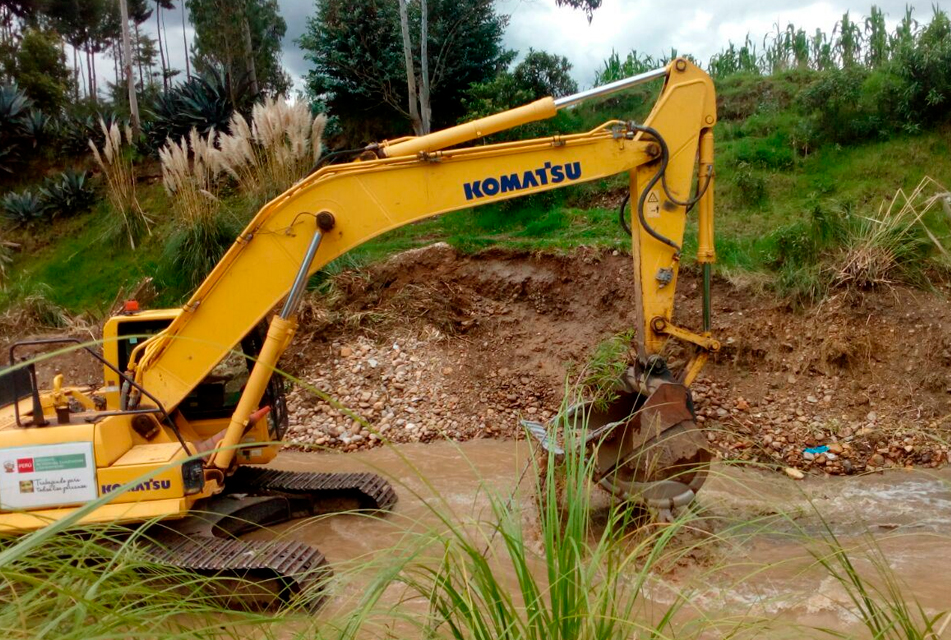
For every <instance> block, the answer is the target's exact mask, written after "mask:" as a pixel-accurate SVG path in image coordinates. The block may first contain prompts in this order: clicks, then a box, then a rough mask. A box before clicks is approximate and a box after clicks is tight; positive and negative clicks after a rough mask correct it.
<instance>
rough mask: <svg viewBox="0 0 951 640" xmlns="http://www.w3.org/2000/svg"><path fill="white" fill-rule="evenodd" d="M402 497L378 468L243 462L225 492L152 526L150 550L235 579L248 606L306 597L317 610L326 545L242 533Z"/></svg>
mask: <svg viewBox="0 0 951 640" xmlns="http://www.w3.org/2000/svg"><path fill="white" fill-rule="evenodd" d="M396 502H397V496H396V492H395V491H394V490H393V487H392V486H391V485H390V483H389V482H388V481H387V480H386V479H384V478H383V477H381V476H378V475H376V474H373V473H308V472H299V471H280V470H275V469H261V468H254V467H240V468H239V469H238V470H237V471H236V472H235V474H234V475H233V476H232V477H231V478H229V479H228V482H227V490H226V492H225V493H223V494H221V495H219V496H215V497H213V498H210V499H208V500H205V501H202V502H199V503H197V504H196V505H195V508H194V509H193V511H192V513H191V515H189V516H188V517H187V518H183V519H182V520H178V521H163V522H159V523H157V524H155V525H153V526H152V528H151V530H150V531H149V532H148V536H147V538H148V540H149V542H148V543H147V545H146V547H145V552H146V553H147V554H148V555H149V556H150V557H151V558H152V559H153V560H154V561H156V562H158V563H159V564H163V565H166V566H170V567H176V568H179V569H187V570H190V571H194V572H196V573H199V574H201V575H211V576H216V577H220V578H222V579H223V583H225V584H226V583H227V581H229V580H230V581H233V584H234V585H235V586H234V588H233V589H228V591H229V592H231V593H230V597H233V598H240V599H242V600H243V601H245V602H244V604H256V603H257V601H259V600H262V599H265V600H270V601H273V600H274V599H275V598H276V599H277V600H278V601H279V602H281V603H284V604H287V603H290V602H292V601H294V600H295V599H297V598H299V597H301V596H304V597H305V598H306V600H305V602H306V603H307V605H308V606H310V607H312V608H314V607H317V606H319V605H320V604H321V602H322V601H323V596H322V594H321V593H320V591H321V590H322V585H323V584H324V583H325V582H326V581H327V580H328V579H329V578H330V577H331V576H332V575H333V570H332V569H331V568H330V565H329V564H328V562H327V560H326V558H325V557H324V555H323V554H322V553H321V552H320V551H319V550H317V549H316V548H314V547H312V546H310V545H307V544H304V543H301V542H295V541H280V540H241V539H239V538H238V536H240V535H242V534H245V533H248V532H251V531H254V530H259V529H261V528H263V527H269V526H273V525H276V524H280V523H282V522H286V521H288V520H292V519H295V518H304V517H309V516H315V515H324V514H328V513H334V512H344V511H346V512H352V511H386V510H389V509H392V508H393V506H394V505H395V504H396ZM255 585H260V586H261V588H260V589H258V588H256V587H255Z"/></svg>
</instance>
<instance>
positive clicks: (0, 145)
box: [0, 83, 33, 173]
mask: <svg viewBox="0 0 951 640" xmlns="http://www.w3.org/2000/svg"><path fill="white" fill-rule="evenodd" d="M32 104H33V102H32V101H31V100H30V99H29V98H28V97H26V94H25V93H23V92H22V91H20V88H19V87H17V85H16V83H13V84H7V85H3V86H2V87H0V171H5V172H6V173H12V172H13V168H14V166H15V165H16V163H17V161H18V160H19V159H20V153H19V148H20V146H21V145H22V144H23V142H24V137H25V129H24V122H23V121H24V118H25V117H26V115H27V113H28V111H29V109H30V107H31V106H32Z"/></svg>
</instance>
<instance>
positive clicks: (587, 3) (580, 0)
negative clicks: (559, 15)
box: [555, 0, 601, 22]
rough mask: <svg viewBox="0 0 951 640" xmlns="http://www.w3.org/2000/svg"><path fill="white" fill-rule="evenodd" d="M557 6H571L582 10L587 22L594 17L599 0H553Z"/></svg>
mask: <svg viewBox="0 0 951 640" xmlns="http://www.w3.org/2000/svg"><path fill="white" fill-rule="evenodd" d="M555 4H557V5H558V6H559V7H571V8H572V9H582V10H584V14H585V16H587V18H588V22H591V19H592V18H593V17H594V12H595V11H596V10H597V9H599V8H600V7H601V0H555Z"/></svg>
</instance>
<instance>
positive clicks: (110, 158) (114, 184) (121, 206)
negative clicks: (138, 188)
mask: <svg viewBox="0 0 951 640" xmlns="http://www.w3.org/2000/svg"><path fill="white" fill-rule="evenodd" d="M99 126H100V127H102V132H103V134H104V136H105V141H104V142H103V147H102V149H101V150H100V149H99V148H98V147H97V146H96V143H95V142H94V141H93V140H89V148H90V149H91V150H92V155H93V158H95V160H96V164H98V165H99V168H100V169H102V173H103V176H104V177H105V180H106V187H107V189H106V192H107V193H108V195H109V203H110V204H111V205H112V207H111V213H112V214H113V215H114V216H115V225H114V230H115V232H116V233H117V234H118V235H122V234H124V235H125V236H126V238H127V239H128V240H129V246H130V247H132V249H135V242H136V240H138V239H139V238H140V237H141V235H142V234H143V233H148V234H150V235H151V233H152V229H151V226H150V225H151V222H152V220H151V218H149V217H148V215H146V213H145V211H143V210H142V207H141V205H140V204H139V201H138V199H137V198H136V195H135V167H134V165H133V163H132V151H131V148H132V146H133V144H134V141H133V139H132V130H131V129H130V128H129V126H128V125H126V126H125V128H124V129H123V130H122V131H120V129H119V125H118V124H117V123H115V122H113V123H112V124H111V125H110V126H108V127H107V126H106V123H105V121H103V120H101V119H100V120H99ZM123 132H124V133H125V144H123V141H122V140H123V137H122V136H123Z"/></svg>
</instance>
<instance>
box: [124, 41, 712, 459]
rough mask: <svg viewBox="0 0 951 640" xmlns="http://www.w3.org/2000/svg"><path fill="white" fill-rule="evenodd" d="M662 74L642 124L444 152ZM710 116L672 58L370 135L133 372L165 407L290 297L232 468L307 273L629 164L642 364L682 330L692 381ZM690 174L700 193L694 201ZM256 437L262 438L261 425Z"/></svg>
mask: <svg viewBox="0 0 951 640" xmlns="http://www.w3.org/2000/svg"><path fill="white" fill-rule="evenodd" d="M660 77H664V78H665V81H664V86H663V89H662V91H661V93H660V96H659V98H658V100H657V102H656V104H655V106H654V108H653V110H652V112H651V114H650V116H649V117H648V118H647V120H646V121H645V122H644V123H643V125H637V124H634V123H629V122H623V121H611V122H607V123H605V124H604V125H602V126H600V127H598V128H596V129H594V130H592V131H589V132H587V133H579V134H573V135H558V136H554V137H550V138H543V139H535V140H525V141H519V142H509V143H501V144H490V145H484V146H473V147H465V148H449V147H452V146H455V145H459V144H462V143H464V142H467V141H471V140H473V139H475V138H478V137H481V136H485V135H488V134H490V133H494V132H496V131H501V130H505V129H509V128H511V127H513V126H516V125H519V124H524V123H526V122H530V121H532V120H540V119H543V118H548V117H551V116H553V115H554V114H555V113H556V112H557V111H558V109H561V108H566V107H570V106H572V105H573V104H576V103H577V102H580V101H581V100H584V99H586V98H590V97H597V96H599V95H602V94H606V93H609V92H612V91H616V90H619V89H621V88H624V87H627V86H631V85H632V84H637V83H639V82H644V81H648V80H652V79H654V78H660ZM715 122H716V98H715V93H714V88H713V84H712V81H711V80H710V78H709V76H707V74H706V73H704V72H703V71H702V70H700V69H699V68H698V67H696V66H695V65H693V64H692V63H690V62H689V61H687V60H684V59H677V60H674V61H672V62H671V63H670V64H669V65H668V66H667V67H666V68H665V69H662V70H658V71H655V72H651V73H648V74H643V75H641V76H638V77H636V78H633V79H629V80H627V81H621V82H619V83H615V84H614V85H609V86H607V87H599V88H597V89H594V90H592V91H590V92H587V93H586V94H579V95H577V96H569V97H568V98H562V99H560V100H554V99H552V98H545V99H543V100H539V101H537V102H535V103H532V104H530V105H527V106H526V107H521V108H518V109H514V110H512V111H509V112H505V113H501V114H496V115H494V116H490V117H488V118H484V119H482V120H478V121H475V122H470V123H467V124H464V125H460V126H458V127H453V128H450V129H447V130H444V131H440V132H436V133H433V134H430V135H427V136H422V137H418V138H407V139H402V140H400V141H394V142H393V143H383V144H381V145H374V146H373V147H371V148H370V150H372V151H374V152H375V154H376V159H373V160H369V161H358V162H351V163H347V164H336V165H330V166H326V167H324V168H322V169H320V170H319V171H317V172H316V173H314V174H312V175H311V176H309V177H307V178H306V179H304V180H302V181H301V182H299V183H298V184H296V185H295V186H293V187H292V188H291V189H289V190H288V191H287V192H286V193H284V194H283V195H281V196H279V197H278V198H276V199H274V200H273V201H271V202H270V203H269V204H267V205H266V206H265V207H264V208H263V209H262V210H261V211H260V212H259V213H258V214H257V216H256V217H255V218H254V219H253V220H252V221H251V223H250V224H249V225H248V226H247V228H246V229H245V230H244V231H243V232H242V233H241V235H240V236H239V237H238V239H237V241H236V242H235V243H234V245H233V246H232V247H231V248H230V249H229V251H228V252H227V254H226V255H225V256H224V258H223V259H222V260H221V261H220V263H219V264H218V265H217V266H216V267H215V269H214V270H213V271H212V272H211V274H210V275H209V276H208V277H207V279H206V280H205V281H204V282H203V283H202V284H201V286H199V288H198V289H197V291H195V293H194V295H193V296H192V297H191V299H190V300H189V301H188V302H187V304H185V305H184V308H183V311H182V313H181V314H179V316H178V317H177V318H176V319H175V320H174V321H173V322H172V323H171V325H170V326H169V327H168V328H167V329H166V330H165V331H163V332H162V333H161V334H159V335H158V336H156V337H155V338H153V339H151V340H150V341H149V342H148V343H146V346H145V347H144V348H142V349H141V350H139V351H140V353H139V354H138V355H140V358H139V361H138V363H137V365H136V368H135V371H136V379H137V381H138V382H139V383H140V384H141V386H142V387H143V388H144V389H147V390H148V391H149V392H150V393H151V394H152V395H153V396H154V397H155V398H156V399H158V400H159V401H160V402H161V403H162V404H163V405H164V407H165V409H166V410H169V411H171V410H172V409H174V408H175V407H176V406H177V405H178V404H179V403H180V402H181V401H182V400H183V399H184V398H185V397H186V396H187V395H188V394H189V392H190V391H191V390H192V389H194V388H195V387H196V385H198V384H199V382H200V381H201V380H202V379H203V378H204V376H205V375H207V374H208V373H209V372H210V371H211V370H212V368H213V367H214V366H215V365H216V363H218V362H219V361H220V360H221V359H222V358H223V357H224V356H225V355H226V354H227V353H228V352H229V350H230V349H232V348H233V347H234V346H235V345H236V344H237V343H238V342H239V341H240V339H241V338H242V336H244V335H245V334H246V333H247V332H248V330H249V329H250V328H251V327H254V326H255V325H256V324H257V323H259V322H261V321H262V320H263V319H264V318H265V317H266V316H267V314H268V313H270V312H271V310H272V309H274V308H275V307H276V306H277V305H278V303H279V302H280V301H281V300H282V299H285V303H284V305H283V307H282V310H281V311H280V313H278V314H277V315H275V316H274V318H273V319H272V320H271V323H270V327H269V330H268V334H267V339H266V341H265V343H264V346H263V348H262V350H261V353H260V354H259V356H258V359H257V363H256V365H255V366H254V368H253V371H252V372H251V374H250V378H249V380H248V383H247V385H246V388H245V391H244V394H243V396H242V398H241V400H240V402H239V404H238V407H237V410H236V411H235V412H234V414H233V417H232V419H231V423H230V425H229V427H228V429H227V432H226V434H225V436H224V438H223V439H222V440H221V442H220V443H219V445H218V449H217V450H216V452H215V453H214V454H213V456H212V458H211V460H210V462H209V466H210V467H217V468H218V469H227V468H228V467H229V465H230V464H231V462H232V460H233V456H234V446H235V445H237V444H238V443H239V442H240V441H242V440H243V439H246V438H247V436H248V433H252V432H253V428H254V427H253V425H251V423H250V422H249V421H250V419H251V416H252V413H253V412H254V411H255V410H256V409H257V408H258V405H259V403H260V401H261V397H262V395H263V393H264V391H265V388H266V385H267V382H268V380H269V378H270V376H271V374H272V373H273V371H274V368H275V366H276V365H277V362H278V359H279V358H280V356H281V354H282V353H283V352H284V350H285V349H286V348H287V346H288V344H289V342H290V340H291V339H292V338H293V335H294V332H295V329H296V326H297V324H296V320H295V314H296V308H297V303H298V301H299V300H300V296H301V294H302V293H303V291H304V287H305V285H306V282H307V278H308V277H309V276H310V275H312V274H313V273H315V272H316V271H318V270H319V269H321V268H322V267H324V266H325V265H327V264H328V263H330V262H331V261H333V260H334V259H336V258H338V257H339V256H341V255H343V254H345V253H346V252H347V251H350V250H352V249H354V248H355V247H358V246H359V245H361V244H363V243H365V242H367V241H369V240H371V239H373V238H375V237H377V236H379V235H381V234H384V233H386V232H388V231H390V230H393V229H396V228H398V227H401V226H404V225H407V224H410V223H413V222H416V221H419V220H422V219H425V218H428V217H431V216H435V215H439V214H442V213H446V212H448V211H455V210H459V209H465V208H469V207H473V206H476V205H480V204H486V203H490V202H497V201H501V200H507V199H510V198H515V197H519V196H523V195H528V194H532V193H540V192H543V191H549V190H553V189H558V188H560V187H564V186H568V185H571V184H578V183H581V182H588V181H592V180H599V179H602V178H607V177H610V176H614V175H617V174H619V173H625V172H626V173H628V174H629V175H630V200H631V203H632V204H631V209H632V214H631V219H632V221H633V224H632V227H633V233H632V253H633V258H634V284H635V289H636V305H637V307H636V312H637V329H638V331H637V336H638V337H637V342H638V344H637V348H638V354H639V356H640V358H641V359H642V360H646V359H647V358H649V357H650V356H652V355H655V354H658V353H659V352H660V350H661V349H662V348H663V346H664V343H665V342H666V340H667V338H668V337H669V336H671V335H674V336H677V337H678V338H681V339H686V340H687V341H688V342H692V343H694V344H695V345H696V346H697V349H698V353H699V354H700V355H701V360H700V362H699V363H695V364H694V365H692V366H693V369H692V371H693V372H692V373H691V374H690V375H691V379H692V376H693V375H695V374H696V371H698V370H699V366H701V365H702V357H703V355H704V354H706V353H707V352H708V351H709V350H711V349H714V348H716V343H715V341H713V340H712V339H711V338H710V337H709V335H708V334H704V335H701V334H694V333H692V332H689V331H686V330H684V329H681V328H679V327H676V326H674V325H673V324H672V312H673V306H674V293H675V290H676V286H677V276H678V268H679V264H680V259H681V257H682V256H681V254H682V243H683V236H684V229H685V224H686V220H687V215H686V214H687V210H688V207H690V206H692V205H693V204H695V203H696V204H698V205H699V207H698V211H699V239H698V245H699V252H698V260H699V261H700V262H701V263H703V264H704V265H705V273H707V274H708V268H707V267H708V265H709V263H710V262H712V261H713V259H714V250H713V231H712V227H713V189H712V183H713V169H712V168H713V133H712V128H713V125H714V124H715ZM698 157H699V166H698V162H697V159H698ZM695 177H697V178H698V179H697V182H698V184H697V189H698V193H699V194H700V195H699V202H696V200H697V197H693V198H692V197H691V190H692V185H693V182H694V178H695ZM707 281H708V280H707ZM705 297H706V298H707V299H708V296H705ZM705 308H708V307H706V305H705ZM705 317H707V314H706V313H705ZM708 328H709V327H708V326H707V323H706V322H705V323H704V330H705V331H706V330H707V329H708ZM688 382H689V381H688ZM249 430H251V431H249ZM260 436H261V439H262V440H266V432H263V431H262V433H261V434H260Z"/></svg>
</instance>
